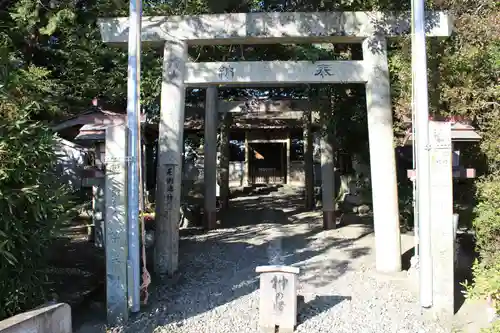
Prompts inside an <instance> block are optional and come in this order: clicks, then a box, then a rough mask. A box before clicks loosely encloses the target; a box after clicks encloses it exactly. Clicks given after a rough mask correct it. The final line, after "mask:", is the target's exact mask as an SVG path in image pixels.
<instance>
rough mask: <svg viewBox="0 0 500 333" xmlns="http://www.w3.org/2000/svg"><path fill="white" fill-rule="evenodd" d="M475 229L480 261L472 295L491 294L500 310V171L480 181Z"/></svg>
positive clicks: (474, 269)
mask: <svg viewBox="0 0 500 333" xmlns="http://www.w3.org/2000/svg"><path fill="white" fill-rule="evenodd" d="M477 185H478V190H477V197H478V202H479V204H478V205H477V207H476V210H475V214H476V218H475V219H474V222H473V224H474V229H475V231H476V245H477V249H478V251H479V255H480V260H478V261H476V262H475V263H474V266H473V273H474V285H473V286H469V288H468V293H469V297H473V298H482V299H484V298H486V297H488V296H491V297H492V299H493V301H495V302H494V304H495V306H496V309H497V313H500V173H495V174H492V175H490V176H488V177H485V178H484V179H482V180H481V181H479V182H478V184H477Z"/></svg>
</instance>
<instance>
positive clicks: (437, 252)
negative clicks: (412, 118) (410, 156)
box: [429, 121, 455, 322]
mask: <svg viewBox="0 0 500 333" xmlns="http://www.w3.org/2000/svg"><path fill="white" fill-rule="evenodd" d="M429 144H430V147H431V151H430V160H431V161H430V162H431V164H430V174H431V191H432V195H433V197H432V198H433V199H432V200H431V206H430V209H431V228H432V233H431V234H432V261H433V263H432V274H433V283H432V289H433V305H432V310H433V312H434V314H435V315H436V316H438V317H442V320H443V321H447V322H451V320H452V318H453V314H454V310H455V307H454V295H455V293H454V289H455V283H454V281H455V279H454V270H455V269H454V260H453V258H454V255H455V227H454V225H453V177H452V144H451V124H450V123H449V122H437V121H430V122H429Z"/></svg>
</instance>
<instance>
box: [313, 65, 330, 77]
mask: <svg viewBox="0 0 500 333" xmlns="http://www.w3.org/2000/svg"><path fill="white" fill-rule="evenodd" d="M332 75H333V73H332V67H331V66H330V65H326V64H319V65H317V66H316V70H315V72H314V76H321V78H324V77H325V76H332Z"/></svg>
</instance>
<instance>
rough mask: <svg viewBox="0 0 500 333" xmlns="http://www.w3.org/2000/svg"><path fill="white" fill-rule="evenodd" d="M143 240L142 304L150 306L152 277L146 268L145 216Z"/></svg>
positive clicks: (142, 219) (142, 227)
mask: <svg viewBox="0 0 500 333" xmlns="http://www.w3.org/2000/svg"><path fill="white" fill-rule="evenodd" d="M140 219H141V229H142V232H141V238H142V247H141V251H142V284H141V287H140V291H141V294H142V295H143V300H142V304H144V305H146V304H148V298H149V292H148V286H149V285H150V284H151V275H149V272H148V269H147V268H146V229H145V225H144V216H141V218H140Z"/></svg>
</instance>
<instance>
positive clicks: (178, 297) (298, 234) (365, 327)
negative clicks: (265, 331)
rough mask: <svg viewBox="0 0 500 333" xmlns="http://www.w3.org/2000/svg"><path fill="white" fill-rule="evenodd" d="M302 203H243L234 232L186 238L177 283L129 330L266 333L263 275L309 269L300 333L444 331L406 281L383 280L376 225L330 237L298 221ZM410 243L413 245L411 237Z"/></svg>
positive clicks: (303, 217)
mask: <svg viewBox="0 0 500 333" xmlns="http://www.w3.org/2000/svg"><path fill="white" fill-rule="evenodd" d="M297 198H298V197H297V196H295V194H293V193H287V192H286V191H285V192H283V191H280V192H278V193H271V194H269V195H267V196H265V197H260V198H246V199H244V200H241V201H238V200H235V201H234V202H233V207H234V206H236V208H233V210H232V211H230V212H228V216H226V217H225V220H224V221H225V222H224V224H225V225H227V224H228V223H227V222H226V221H228V218H229V219H231V221H233V223H232V224H233V225H232V227H230V228H223V229H218V230H215V231H212V232H210V233H207V234H203V235H191V236H185V237H183V238H182V240H181V245H180V253H181V256H180V264H181V267H180V272H179V274H178V278H177V280H176V281H175V283H172V285H171V286H161V287H157V288H156V292H155V294H154V295H153V297H154V298H155V299H156V300H155V301H154V305H152V308H151V311H150V312H148V313H143V314H142V315H141V316H140V317H138V318H136V319H135V321H134V322H132V323H131V326H130V327H129V329H127V330H126V331H127V332H178V333H184V332H186V333H187V332H189V333H202V332H207V333H219V332H220V333H244V332H258V331H259V330H258V326H257V324H258V299H259V292H258V277H257V275H256V274H255V267H256V266H259V265H266V264H269V263H270V262H271V263H279V262H281V263H283V264H286V265H294V266H297V267H300V269H301V274H300V283H299V294H300V295H303V296H304V298H305V303H306V304H305V305H304V308H303V309H302V310H301V312H300V314H299V325H298V327H297V330H296V332H299V333H300V332H304V333H305V332H307V333H315V332H318V333H320V332H345V333H355V332H360V333H371V332H373V333H375V332H377V333H392V332H394V333H405V332H408V333H420V332H433V333H438V332H444V330H442V329H441V328H440V327H438V326H437V325H436V324H435V323H432V322H424V321H423V319H422V317H421V316H420V315H419V307H418V301H417V298H416V294H415V292H414V291H412V290H410V288H409V282H408V279H407V278H406V277H405V276H404V275H403V274H399V275H397V276H385V275H380V274H377V273H376V272H375V270H374V249H373V243H374V241H373V233H372V229H371V228H370V227H369V225H367V224H366V223H364V224H363V223H359V224H350V225H348V226H345V227H342V228H339V229H337V230H329V231H323V230H322V229H321V215H320V214H319V213H318V212H313V213H302V214H300V213H296V211H295V210H294V209H295V208H296V207H294V203H295V204H297ZM238 206H239V207H238ZM278 207H280V208H278ZM283 207H285V208H284V209H283ZM255 223H259V224H258V225H255ZM402 243H403V246H405V244H406V246H407V247H411V239H410V238H405V237H403V239H402Z"/></svg>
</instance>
